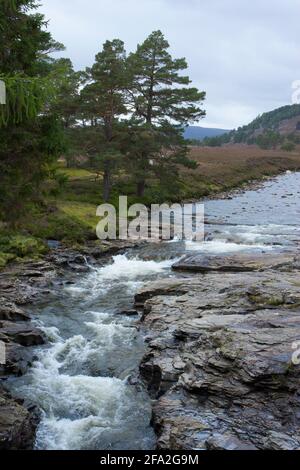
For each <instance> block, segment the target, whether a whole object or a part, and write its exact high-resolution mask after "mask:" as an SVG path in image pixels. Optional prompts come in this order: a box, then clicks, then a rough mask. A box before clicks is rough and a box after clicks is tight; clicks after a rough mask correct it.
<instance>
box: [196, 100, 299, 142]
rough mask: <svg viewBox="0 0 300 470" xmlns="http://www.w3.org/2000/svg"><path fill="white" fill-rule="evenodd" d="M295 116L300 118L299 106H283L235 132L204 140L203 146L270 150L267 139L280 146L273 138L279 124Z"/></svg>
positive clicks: (278, 140)
mask: <svg viewBox="0 0 300 470" xmlns="http://www.w3.org/2000/svg"><path fill="white" fill-rule="evenodd" d="M296 116H300V104H294V105H290V106H289V105H288V106H283V107H281V108H278V109H275V110H274V111H271V112H268V113H264V114H262V115H261V116H258V117H257V118H256V119H254V121H252V122H251V123H250V124H248V125H247V126H243V127H239V128H238V129H237V130H234V131H231V132H229V133H228V134H224V135H222V136H218V137H213V138H210V139H204V141H203V144H204V145H208V146H211V147H217V146H221V145H223V144H226V143H229V142H233V143H248V144H257V145H259V146H260V147H262V148H272V147H273V145H272V142H271V143H270V142H269V141H270V139H269V137H270V138H271V140H273V141H274V142H275V140H276V139H277V143H276V145H278V144H280V143H281V142H280V139H279V138H275V134H277V135H278V127H279V124H280V123H281V122H282V121H284V120H286V119H291V118H293V117H296ZM272 132H273V133H274V134H273V137H272V134H271V133H272ZM268 133H269V135H268Z"/></svg>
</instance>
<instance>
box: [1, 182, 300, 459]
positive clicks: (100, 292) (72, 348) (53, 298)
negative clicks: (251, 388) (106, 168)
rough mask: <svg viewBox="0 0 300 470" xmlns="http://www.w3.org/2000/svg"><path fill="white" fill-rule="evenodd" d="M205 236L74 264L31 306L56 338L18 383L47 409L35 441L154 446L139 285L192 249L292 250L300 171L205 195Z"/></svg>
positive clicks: (299, 223) (15, 387)
mask: <svg viewBox="0 0 300 470" xmlns="http://www.w3.org/2000/svg"><path fill="white" fill-rule="evenodd" d="M205 214H206V219H207V224H206V241H205V242H204V243H190V242H183V241H172V242H166V243H161V244H152V245H151V244H149V245H146V246H142V247H140V248H138V249H131V250H128V252H127V253H126V254H122V255H117V256H115V257H114V258H113V259H112V260H111V262H110V263H109V264H106V265H102V266H99V267H93V266H91V268H90V270H89V272H88V273H84V274H83V273H77V274H76V276H74V275H71V274H67V275H66V277H65V279H64V280H63V281H60V282H57V285H56V286H54V288H53V289H52V292H51V294H50V295H49V297H48V298H47V302H46V301H44V302H43V303H41V302H40V303H39V304H37V305H35V306H34V307H33V308H31V310H30V312H29V313H31V315H32V317H33V318H34V322H35V323H36V324H37V325H38V326H39V327H40V328H41V329H42V330H43V331H44V332H45V333H46V335H47V337H48V339H49V343H48V344H47V345H46V346H43V347H39V348H37V349H36V360H35V362H34V364H33V367H32V368H31V369H30V371H29V372H28V373H27V374H26V375H25V376H23V377H19V378H13V379H10V381H9V387H10V389H11V390H12V391H13V392H14V393H15V394H17V395H18V396H21V397H23V398H25V399H26V400H28V401H30V402H32V403H34V404H36V405H38V406H39V407H40V409H41V410H42V416H41V422H40V425H39V428H38V433H37V440H36V448H37V449H57V450H60V449H62V450H67V449H70V450H73V449H77V450H83V449H89V450H90V449H91V450H93V449H98V450H118V449H119V450H127V449H146V450H150V449H153V448H155V436H154V432H153V430H152V428H151V426H150V420H151V401H150V398H149V396H148V394H147V392H146V391H145V390H144V388H143V386H142V384H141V383H140V382H139V380H138V379H137V377H138V368H139V363H140V361H141V359H142V357H143V354H144V352H145V338H144V334H143V331H142V330H140V331H139V330H138V329H137V328H136V323H137V317H134V316H133V317H129V316H126V315H122V314H121V312H123V311H124V310H128V309H132V308H133V299H134V294H135V293H136V292H137V290H138V289H139V288H140V287H142V286H143V285H144V284H145V283H146V282H148V281H151V280H157V279H159V278H165V277H170V276H175V275H176V274H175V273H174V272H173V271H172V269H171V267H172V264H173V263H174V261H175V260H176V259H179V258H180V257H182V256H183V255H185V254H186V253H188V252H191V251H192V252H196V251H198V252H202V253H205V254H210V255H226V254H232V253H236V252H249V253H253V252H265V253H268V252H278V251H291V250H294V249H295V246H296V245H297V244H298V243H299V239H300V218H299V215H300V173H293V174H289V173H287V174H286V175H283V176H280V177H277V178H274V179H273V180H270V181H267V182H266V183H264V184H263V185H261V187H259V188H258V189H255V190H250V191H246V192H242V193H237V194H236V195H234V196H233V198H232V199H224V200H223V199H222V200H212V201H207V202H206V203H205Z"/></svg>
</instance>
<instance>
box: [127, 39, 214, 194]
mask: <svg viewBox="0 0 300 470" xmlns="http://www.w3.org/2000/svg"><path fill="white" fill-rule="evenodd" d="M168 49H169V43H168V42H167V41H166V39H165V38H164V36H163V34H162V33H161V31H155V32H153V33H152V34H151V35H150V36H149V37H148V38H147V39H146V40H145V42H144V43H143V44H141V45H139V46H138V47H137V50H136V52H135V53H133V54H131V55H130V56H129V58H128V70H129V73H130V75H131V86H130V90H129V95H130V98H131V104H132V110H133V116H134V119H135V120H136V119H138V120H139V122H140V129H141V132H143V133H144V132H145V131H146V129H148V139H146V140H145V145H146V146H149V136H150V135H151V136H152V139H153V144H155V143H156V145H157V144H159V150H158V151H157V152H156V154H155V155H153V151H151V152H149V154H148V152H147V148H145V149H143V152H141V154H140V158H139V159H138V160H137V161H138V164H139V165H140V171H139V172H138V174H139V175H140V176H139V180H138V181H137V194H138V195H139V196H142V195H143V193H144V190H145V183H146V178H147V175H148V174H149V172H152V171H153V169H154V170H155V169H156V170H158V168H160V171H159V172H158V173H159V174H160V175H161V174H162V168H163V167H166V168H167V172H168V171H172V172H174V174H175V173H176V164H177V163H180V164H184V165H190V164H191V163H190V162H189V161H188V159H187V158H186V154H187V149H186V146H185V144H184V140H183V138H182V128H183V127H184V126H186V125H187V124H188V123H190V122H195V121H198V120H199V119H201V118H202V117H203V116H204V115H205V112H204V111H203V110H202V109H201V108H200V105H201V103H202V101H203V100H204V99H205V93H204V92H199V91H198V90H197V89H196V88H193V87H190V84H191V82H190V79H189V78H188V77H187V76H183V75H181V72H182V71H184V70H185V69H187V63H186V60H185V59H173V58H172V56H171V55H170V53H169V52H168ZM133 147H136V146H135V144H134V142H133ZM150 147H151V148H152V149H153V145H151V146H150ZM135 150H136V149H135Z"/></svg>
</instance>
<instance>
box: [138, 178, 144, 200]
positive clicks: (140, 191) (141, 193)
mask: <svg viewBox="0 0 300 470" xmlns="http://www.w3.org/2000/svg"><path fill="white" fill-rule="evenodd" d="M145 189H146V182H145V180H141V181H139V182H138V184H137V191H136V194H137V196H138V197H143V196H144V194H145Z"/></svg>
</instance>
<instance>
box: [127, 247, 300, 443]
mask: <svg viewBox="0 0 300 470" xmlns="http://www.w3.org/2000/svg"><path fill="white" fill-rule="evenodd" d="M299 267H300V258H299V256H298V254H297V253H289V254H285V255H276V256H271V255H264V254H261V255H251V256H250V255H244V256H243V255H234V256H226V257H219V258H218V257H213V258H209V257H208V258H204V257H203V256H197V255H196V256H188V257H186V258H185V259H183V260H182V261H181V262H180V263H177V264H176V265H175V266H174V268H175V269H176V271H177V273H178V277H177V278H171V279H167V280H164V281H160V282H158V283H155V282H154V283H151V284H148V285H147V286H145V287H144V288H143V289H141V290H140V292H139V293H138V294H137V295H136V306H137V307H138V308H140V309H142V311H143V317H142V326H143V328H144V329H145V330H146V333H147V336H148V337H147V342H148V351H147V354H146V355H145V357H144V359H143V361H142V364H141V367H140V370H141V375H142V377H143V378H144V380H145V381H146V383H147V385H148V389H149V392H150V394H151V396H152V397H153V399H154V405H153V426H154V428H155V431H156V433H157V436H158V448H159V449H177V450H178V449H205V450H206V449H207V450H210V449H226V450H228V449H272V450H273V449H286V450H287V449H290V450H293V449H300V432H299V429H300V413H299V409H300V408H299V407H300V385H299V384H300V382H299V378H300V366H296V365H294V364H293V361H292V355H293V352H294V350H293V344H294V343H296V342H299V341H300V315H299V314H300V293H299V286H300V281H299Z"/></svg>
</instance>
